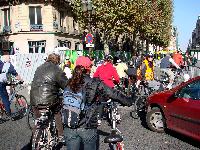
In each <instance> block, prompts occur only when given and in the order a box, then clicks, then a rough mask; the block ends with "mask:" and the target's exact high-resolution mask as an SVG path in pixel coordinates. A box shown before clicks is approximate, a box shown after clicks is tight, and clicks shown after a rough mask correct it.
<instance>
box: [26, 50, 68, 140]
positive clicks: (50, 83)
mask: <svg viewBox="0 0 200 150" xmlns="http://www.w3.org/2000/svg"><path fill="white" fill-rule="evenodd" d="M59 63H60V55H58V54H56V53H52V54H50V55H49V56H48V58H47V60H46V62H45V63H44V64H42V65H41V66H39V67H38V68H37V70H36V71H35V74H34V78H33V81H32V85H31V91H30V104H31V105H32V106H33V112H34V115H35V116H36V118H39V117H40V116H41V113H40V111H39V108H41V107H42V108H44V107H47V106H49V107H50V109H52V110H53V112H54V118H55V120H56V127H57V130H58V136H59V142H63V139H64V138H63V125H62V120H61V114H60V108H61V107H60V103H61V102H60V101H59V98H58V93H59V89H60V88H61V89H64V88H65V86H66V83H67V80H68V79H67V77H66V76H65V73H64V72H63V71H62V69H61V68H60V67H59V66H58V65H59ZM35 130H36V126H35V127H34V128H33V133H34V132H35Z"/></svg>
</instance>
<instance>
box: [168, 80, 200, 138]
mask: <svg viewBox="0 0 200 150" xmlns="http://www.w3.org/2000/svg"><path fill="white" fill-rule="evenodd" d="M166 109H167V112H168V114H169V116H168V117H169V118H168V121H167V123H168V127H169V128H171V129H174V130H177V131H179V132H182V133H185V134H187V135H190V136H199V137H200V80H199V81H193V82H192V83H190V84H188V85H187V86H185V87H183V88H181V89H179V90H178V91H177V92H176V93H175V95H173V96H172V97H170V98H169V99H168V100H167V107H166Z"/></svg>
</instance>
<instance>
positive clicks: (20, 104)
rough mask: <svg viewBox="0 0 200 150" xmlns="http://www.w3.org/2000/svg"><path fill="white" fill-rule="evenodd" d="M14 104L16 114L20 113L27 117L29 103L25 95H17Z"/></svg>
mask: <svg viewBox="0 0 200 150" xmlns="http://www.w3.org/2000/svg"><path fill="white" fill-rule="evenodd" d="M14 103H15V109H16V112H19V113H20V114H21V115H22V116H25V115H26V114H27V111H28V103H27V100H26V98H25V97H24V96H23V95H16V96H15V100H14Z"/></svg>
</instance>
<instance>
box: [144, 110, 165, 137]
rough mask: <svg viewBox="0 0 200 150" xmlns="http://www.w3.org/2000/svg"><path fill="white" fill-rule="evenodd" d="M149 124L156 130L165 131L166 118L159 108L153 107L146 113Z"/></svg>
mask: <svg viewBox="0 0 200 150" xmlns="http://www.w3.org/2000/svg"><path fill="white" fill-rule="evenodd" d="M146 122H147V126H148V127H149V128H150V129H151V130H152V131H155V132H159V133H162V132H164V131H165V119H164V116H163V113H162V112H161V110H160V109H159V108H154V109H151V110H150V111H149V112H147V115H146Z"/></svg>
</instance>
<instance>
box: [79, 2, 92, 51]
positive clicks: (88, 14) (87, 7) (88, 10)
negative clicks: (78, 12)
mask: <svg viewBox="0 0 200 150" xmlns="http://www.w3.org/2000/svg"><path fill="white" fill-rule="evenodd" d="M82 11H83V14H84V16H85V18H86V20H87V22H86V23H87V24H86V25H87V29H88V32H89V33H92V21H94V20H93V16H94V14H95V10H94V7H93V4H92V0H82ZM90 52H91V47H89V53H90Z"/></svg>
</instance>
